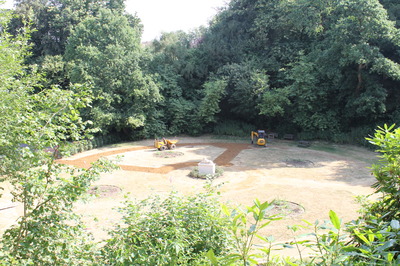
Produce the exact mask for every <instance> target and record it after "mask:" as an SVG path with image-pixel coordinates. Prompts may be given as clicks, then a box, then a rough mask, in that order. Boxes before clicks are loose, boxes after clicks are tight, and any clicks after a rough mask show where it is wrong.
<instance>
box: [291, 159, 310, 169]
mask: <svg viewBox="0 0 400 266" xmlns="http://www.w3.org/2000/svg"><path fill="white" fill-rule="evenodd" d="M285 163H286V165H287V166H289V167H298V168H301V167H314V166H315V165H314V163H313V162H312V161H310V160H300V159H289V160H285Z"/></svg>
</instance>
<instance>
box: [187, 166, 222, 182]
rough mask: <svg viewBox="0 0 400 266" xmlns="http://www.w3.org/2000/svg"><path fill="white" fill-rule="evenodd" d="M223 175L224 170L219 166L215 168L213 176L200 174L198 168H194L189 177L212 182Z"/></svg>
mask: <svg viewBox="0 0 400 266" xmlns="http://www.w3.org/2000/svg"><path fill="white" fill-rule="evenodd" d="M223 174H224V169H222V168H221V167H219V166H215V174H213V175H206V174H200V173H199V168H198V167H197V166H196V167H195V168H193V169H192V171H190V173H189V176H190V177H193V178H201V179H207V180H213V179H215V178H218V177H220V176H222V175H223Z"/></svg>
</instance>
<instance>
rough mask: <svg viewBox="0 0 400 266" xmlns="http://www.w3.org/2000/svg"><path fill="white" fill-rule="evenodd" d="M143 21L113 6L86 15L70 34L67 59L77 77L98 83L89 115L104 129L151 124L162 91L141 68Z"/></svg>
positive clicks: (129, 129) (130, 128)
mask: <svg viewBox="0 0 400 266" xmlns="http://www.w3.org/2000/svg"><path fill="white" fill-rule="evenodd" d="M139 42H140V26H139V25H131V23H130V21H129V20H128V19H127V18H126V17H125V16H122V15H118V14H116V13H114V12H112V11H110V10H107V9H100V10H99V12H98V15H97V16H96V17H89V18H87V19H86V20H84V21H82V22H81V23H80V24H79V25H78V26H77V27H76V29H75V30H74V32H73V34H72V35H71V36H70V38H69V39H68V45H67V47H66V53H65V59H66V60H67V61H68V62H69V65H70V66H69V69H70V70H69V74H70V76H71V81H72V82H81V83H83V82H90V83H92V84H93V92H94V95H95V97H96V98H95V101H94V102H93V105H92V107H91V108H90V109H87V110H86V111H87V113H88V115H87V116H88V117H89V118H90V119H92V120H93V122H94V124H95V126H97V127H100V128H101V129H102V131H103V132H104V133H107V132H109V131H113V130H116V131H123V132H124V133H125V134H130V133H132V131H133V130H140V129H142V130H143V129H144V130H146V129H147V128H150V127H151V126H152V125H150V124H147V123H146V119H147V117H152V116H153V115H154V113H155V112H156V111H155V110H156V109H155V108H156V103H157V102H158V101H160V99H161V97H160V94H159V91H158V88H157V85H156V84H155V83H154V81H153V79H152V77H151V76H150V75H147V74H145V73H144V72H143V71H142V69H141V68H140V65H139V63H140V60H141V54H142V50H141V48H140V43H139Z"/></svg>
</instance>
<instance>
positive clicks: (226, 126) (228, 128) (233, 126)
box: [213, 120, 254, 137]
mask: <svg viewBox="0 0 400 266" xmlns="http://www.w3.org/2000/svg"><path fill="white" fill-rule="evenodd" d="M251 131H254V125H251V124H248V123H246V122H239V121H235V120H225V121H221V122H220V123H218V124H216V125H215V126H214V130H213V134H215V135H220V136H237V137H248V136H249V135H250V133H251Z"/></svg>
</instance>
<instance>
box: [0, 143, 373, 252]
mask: <svg viewBox="0 0 400 266" xmlns="http://www.w3.org/2000/svg"><path fill="white" fill-rule="evenodd" d="M151 145H152V141H141V142H134V143H125V144H121V145H115V146H113V147H105V148H101V149H96V150H91V151H88V152H84V153H81V154H78V155H75V156H72V157H70V158H67V159H64V160H62V161H60V163H66V164H71V165H75V166H78V167H89V166H90V163H91V162H93V161H95V160H97V159H98V158H100V157H107V158H110V159H115V158H116V156H122V158H120V159H119V162H118V164H119V165H120V166H121V169H120V170H117V171H114V172H113V173H110V174H103V175H102V176H101V177H100V179H99V180H98V181H96V182H95V184H94V185H97V186H102V185H104V186H107V185H112V186H113V187H117V188H120V192H119V193H112V194H111V195H103V196H101V197H97V198H93V199H92V200H91V201H89V202H87V203H78V204H77V206H76V210H77V212H78V213H80V214H82V215H83V217H84V221H85V223H86V224H87V226H88V231H90V232H92V233H93V234H94V236H95V238H96V239H98V240H101V239H105V238H107V233H106V231H107V230H108V229H110V228H112V227H113V225H115V224H116V223H117V222H118V220H119V219H120V215H119V213H118V212H117V211H116V210H115V208H116V207H118V206H121V202H123V200H124V196H125V195H128V197H130V198H133V199H138V200H140V199H144V198H147V197H148V196H149V195H151V194H162V195H167V194H168V193H170V192H171V191H178V192H180V193H182V194H193V193H197V192H199V191H202V190H203V186H204V185H205V181H204V180H200V179H193V178H190V177H188V174H189V172H190V170H191V169H193V167H194V166H196V165H197V164H198V162H200V161H201V160H202V159H204V158H207V159H210V160H213V161H214V162H215V163H216V164H217V165H218V166H221V167H222V168H223V169H224V175H223V176H222V177H220V178H218V179H216V180H215V181H214V184H215V185H221V187H220V188H219V190H220V192H221V201H223V202H228V203H229V204H232V205H251V204H252V203H253V200H254V199H256V198H257V199H259V200H260V201H262V202H263V201H271V200H274V199H278V200H283V201H287V202H291V203H295V204H298V205H299V206H301V208H302V210H304V211H303V212H300V213H296V214H293V215H289V216H287V217H286V218H285V219H282V220H280V221H277V222H274V223H272V224H271V225H270V226H268V227H266V229H265V230H264V232H263V234H265V235H273V236H274V237H275V239H276V240H277V241H278V242H286V241H290V240H292V239H293V238H292V234H291V232H290V231H289V230H288V229H287V226H288V225H296V224H302V220H307V221H310V222H314V221H315V220H317V219H318V220H326V219H328V212H329V210H334V211H335V212H336V213H337V214H338V215H339V217H340V218H342V219H343V221H345V222H346V221H351V220H352V219H355V218H356V217H357V215H358V214H357V210H358V208H359V205H358V204H357V203H356V202H355V197H356V196H358V195H367V194H371V193H372V192H373V190H372V189H371V188H370V186H371V185H372V184H373V183H374V180H375V179H374V177H373V176H372V175H371V173H370V170H369V169H368V167H370V166H371V164H372V163H373V162H374V161H375V160H376V154H374V153H373V152H371V151H368V150H365V149H362V148H358V147H354V146H339V145H332V144H329V145H328V144H323V143H313V145H312V146H311V147H309V148H300V147H297V145H296V142H293V141H283V140H274V141H271V142H270V143H269V144H268V145H267V147H257V146H253V145H250V144H249V143H248V142H246V143H245V142H242V143H240V142H239V143H233V142H229V141H223V140H217V139H212V138H180V139H179V143H178V144H177V146H178V148H177V149H176V151H179V152H181V153H183V155H182V156H177V157H174V158H157V157H155V156H154V155H155V154H156V153H157V150H155V149H154V148H152V147H151ZM9 199H10V198H9V197H7V196H5V197H3V198H0V208H1V207H3V208H4V207H9V206H14V205H12V203H10V202H9ZM18 212H19V207H18V206H16V207H15V208H14V207H12V208H9V209H4V210H0V229H4V228H5V227H7V226H9V225H10V224H11V223H12V222H13V221H15V219H16V218H17V216H18ZM293 252H294V251H293ZM285 254H286V255H295V254H291V253H290V252H286V253H285Z"/></svg>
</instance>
